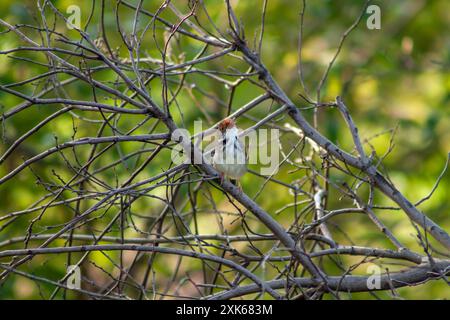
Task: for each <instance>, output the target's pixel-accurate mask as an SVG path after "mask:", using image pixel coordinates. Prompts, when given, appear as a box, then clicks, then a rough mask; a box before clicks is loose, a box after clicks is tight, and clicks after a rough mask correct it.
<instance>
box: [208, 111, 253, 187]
mask: <svg viewBox="0 0 450 320" xmlns="http://www.w3.org/2000/svg"><path fill="white" fill-rule="evenodd" d="M218 129H219V133H220V134H219V139H218V142H217V144H216V146H215V149H214V155H213V166H214V168H215V169H216V170H217V171H219V173H220V181H221V184H222V183H223V181H224V179H226V178H230V179H234V180H236V182H237V186H238V188H239V190H241V191H242V188H241V186H240V182H239V180H240V178H241V177H242V176H243V175H244V174H245V173H246V172H247V157H246V154H245V151H244V147H243V145H242V142H241V141H240V139H239V129H238V128H237V127H236V124H235V123H234V121H233V119H230V118H226V119H224V120H222V121H221V122H220V123H219V125H218Z"/></svg>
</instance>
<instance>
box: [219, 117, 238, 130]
mask: <svg viewBox="0 0 450 320" xmlns="http://www.w3.org/2000/svg"><path fill="white" fill-rule="evenodd" d="M235 126H236V125H235V124H234V121H233V119H230V118H226V119H224V120H223V121H222V122H220V123H219V126H218V128H219V130H220V131H221V132H225V131H227V130H228V129H231V128H233V127H235Z"/></svg>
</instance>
